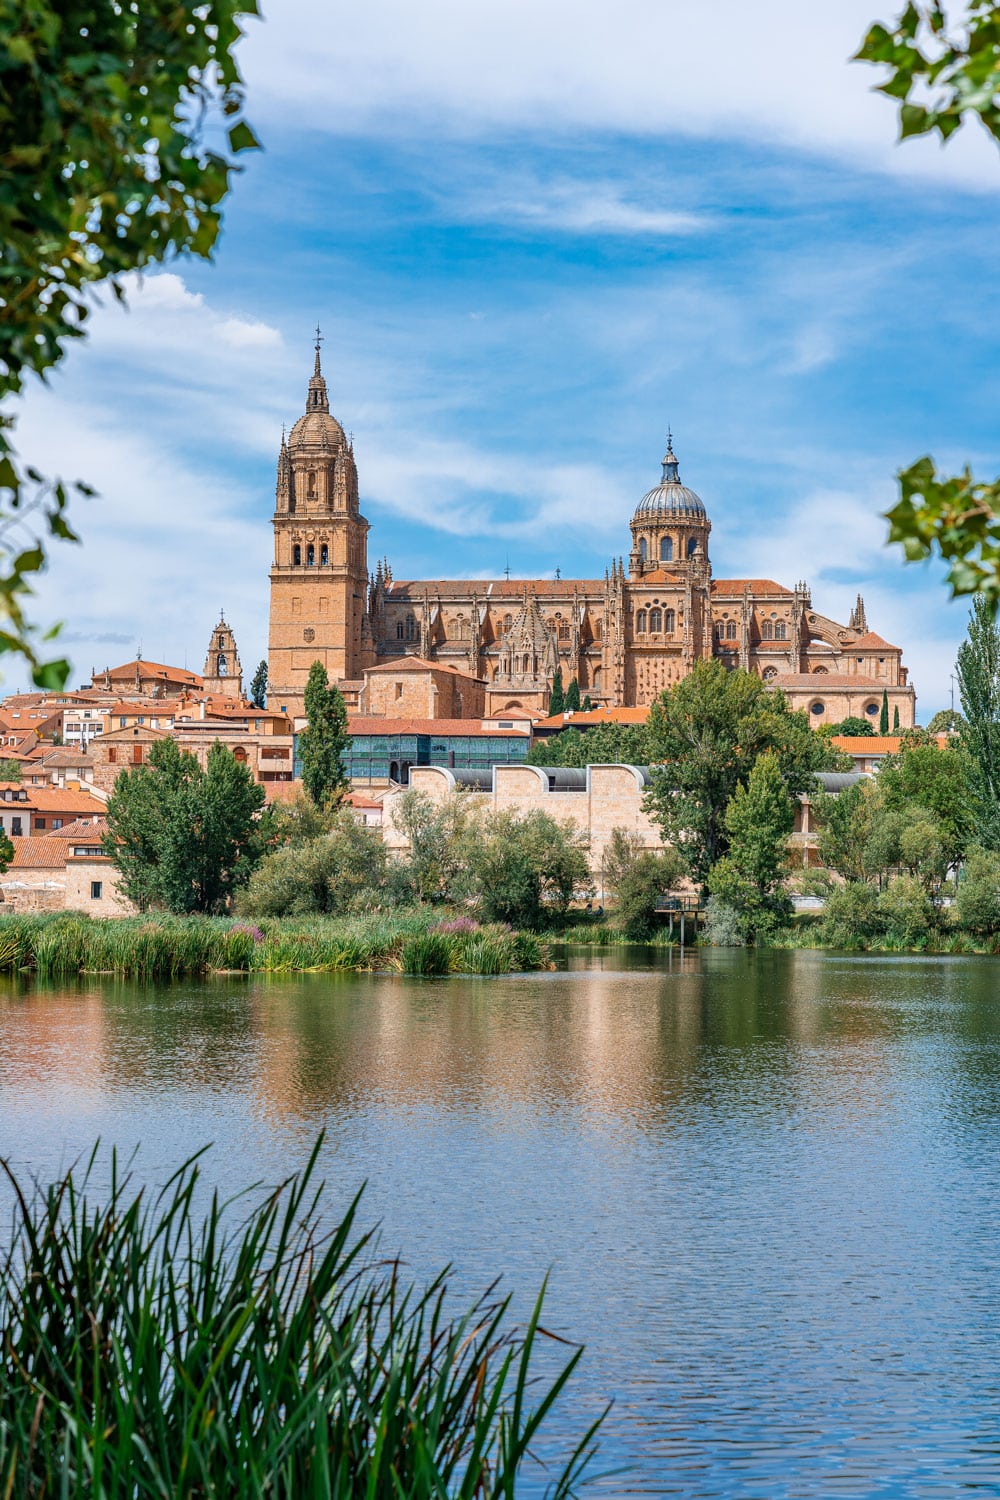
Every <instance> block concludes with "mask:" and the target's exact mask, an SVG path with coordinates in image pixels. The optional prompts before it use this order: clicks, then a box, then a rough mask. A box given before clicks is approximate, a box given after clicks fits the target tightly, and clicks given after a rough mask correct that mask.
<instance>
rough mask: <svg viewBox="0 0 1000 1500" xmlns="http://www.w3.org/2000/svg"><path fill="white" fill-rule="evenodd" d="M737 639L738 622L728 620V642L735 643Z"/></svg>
mask: <svg viewBox="0 0 1000 1500" xmlns="http://www.w3.org/2000/svg"><path fill="white" fill-rule="evenodd" d="M735 639H736V621H735V620H727V621H726V640H727V641H735Z"/></svg>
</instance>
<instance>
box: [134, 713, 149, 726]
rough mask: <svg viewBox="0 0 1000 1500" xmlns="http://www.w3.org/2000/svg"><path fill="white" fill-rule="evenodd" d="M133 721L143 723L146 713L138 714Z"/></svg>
mask: <svg viewBox="0 0 1000 1500" xmlns="http://www.w3.org/2000/svg"><path fill="white" fill-rule="evenodd" d="M135 722H136V723H137V724H145V722H146V715H145V714H140V715H139V717H138V718H137V719H136V721H135Z"/></svg>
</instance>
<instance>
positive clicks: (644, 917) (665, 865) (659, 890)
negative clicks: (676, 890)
mask: <svg viewBox="0 0 1000 1500" xmlns="http://www.w3.org/2000/svg"><path fill="white" fill-rule="evenodd" d="M683 870H684V866H683V862H682V860H681V858H680V856H679V855H678V854H677V853H676V851H675V850H673V849H665V850H663V851H662V852H659V853H656V852H654V851H653V850H652V849H645V848H644V847H643V845H642V842H641V841H640V839H639V838H638V837H637V836H636V835H635V834H633V833H629V832H628V831H627V830H626V829H624V828H614V829H612V831H611V837H610V839H609V840H608V847H607V849H606V850H605V854H604V879H605V884H606V885H607V887H608V889H609V890H610V891H611V894H612V896H613V897H614V901H615V907H616V917H617V920H618V925H619V926H620V927H621V930H622V932H623V933H624V935H625V937H627V938H628V940H629V941H630V942H635V943H642V942H646V941H648V939H649V938H651V937H652V936H653V934H654V932H655V931H656V927H657V907H658V905H659V903H660V901H661V899H662V898H663V897H664V896H665V895H666V894H667V892H668V891H669V890H670V889H671V887H672V886H673V885H675V884H676V883H677V881H678V880H679V879H680V877H681V875H682V874H683Z"/></svg>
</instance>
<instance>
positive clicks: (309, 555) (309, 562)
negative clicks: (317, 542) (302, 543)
mask: <svg viewBox="0 0 1000 1500" xmlns="http://www.w3.org/2000/svg"><path fill="white" fill-rule="evenodd" d="M315 566H316V548H315V547H314V546H313V544H312V542H310V543H309V545H308V547H307V548H306V567H307V568H314V567H315Z"/></svg>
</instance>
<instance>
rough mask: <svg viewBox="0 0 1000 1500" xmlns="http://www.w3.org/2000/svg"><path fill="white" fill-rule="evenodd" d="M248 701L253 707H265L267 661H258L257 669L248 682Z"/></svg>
mask: <svg viewBox="0 0 1000 1500" xmlns="http://www.w3.org/2000/svg"><path fill="white" fill-rule="evenodd" d="M250 702H251V703H252V704H253V706H254V708H265V707H266V706H267V662H266V661H262V662H259V663H258V666H257V670H256V672H255V673H254V674H253V678H252V680H251V682H250Z"/></svg>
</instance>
